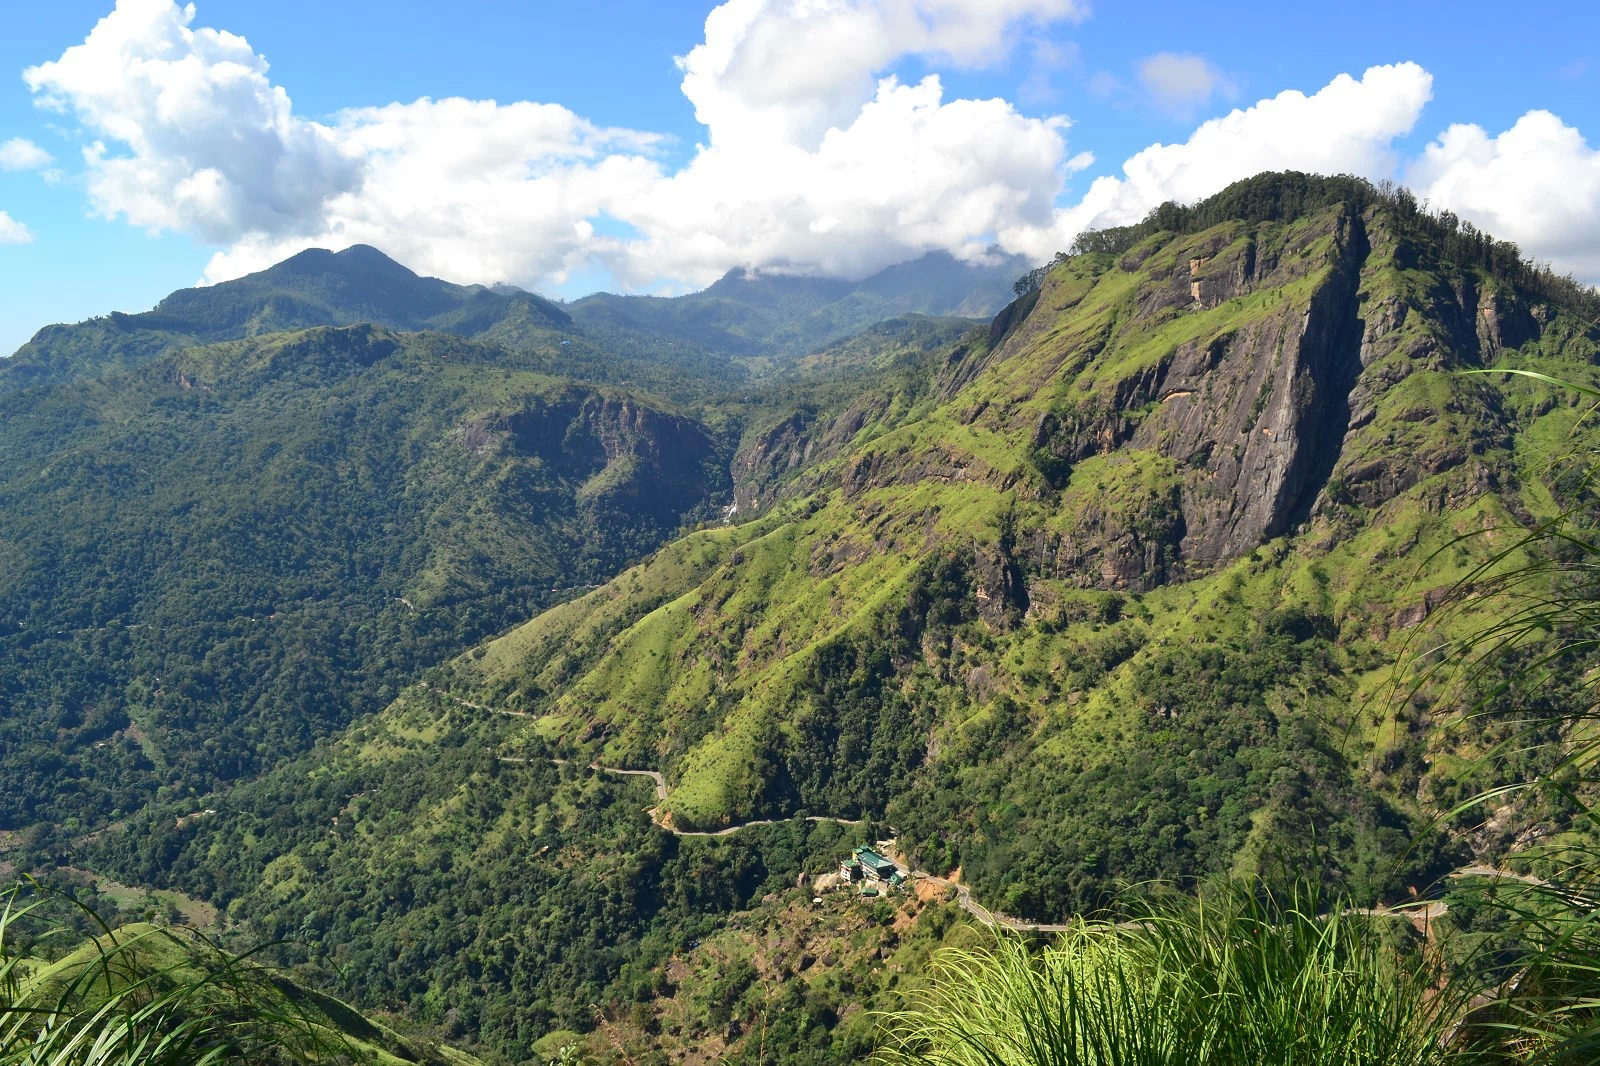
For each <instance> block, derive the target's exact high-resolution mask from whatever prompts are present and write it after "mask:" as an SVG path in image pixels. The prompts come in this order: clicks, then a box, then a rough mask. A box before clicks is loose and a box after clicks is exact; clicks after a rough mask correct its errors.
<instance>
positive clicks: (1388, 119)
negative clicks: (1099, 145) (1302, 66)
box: [1002, 63, 1433, 257]
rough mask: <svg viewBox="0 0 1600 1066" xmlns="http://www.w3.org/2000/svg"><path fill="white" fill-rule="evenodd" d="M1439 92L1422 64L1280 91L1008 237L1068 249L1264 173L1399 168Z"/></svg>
mask: <svg viewBox="0 0 1600 1066" xmlns="http://www.w3.org/2000/svg"><path fill="white" fill-rule="evenodd" d="M1432 94H1433V78H1432V76H1431V75H1430V74H1429V73H1428V72H1427V71H1425V70H1423V69H1422V68H1421V67H1419V66H1417V65H1416V64H1415V63H1399V64H1395V65H1392V66H1379V67H1371V68H1369V69H1368V70H1367V71H1366V72H1365V73H1364V74H1363V75H1362V76H1361V78H1360V79H1359V80H1357V79H1355V78H1352V77H1351V76H1349V75H1348V74H1341V75H1339V76H1338V77H1336V78H1334V79H1333V81H1331V82H1329V83H1328V84H1327V85H1326V86H1324V87H1323V88H1322V89H1321V90H1319V91H1317V92H1316V93H1313V94H1312V95H1310V96H1307V95H1306V94H1305V93H1303V92H1300V91H1298V90H1289V91H1287V92H1282V93H1279V94H1278V95H1277V96H1274V97H1271V98H1270V99H1266V100H1262V101H1260V102H1258V103H1256V104H1254V105H1253V106H1251V107H1248V108H1242V109H1236V110H1234V111H1232V112H1230V113H1229V114H1227V115H1225V116H1223V117H1221V118H1215V119H1212V120H1210V121H1209V122H1205V123H1203V124H1201V126H1200V127H1199V128H1198V129H1196V130H1195V132H1194V133H1193V135H1191V136H1190V137H1189V139H1188V140H1187V141H1185V142H1183V143H1182V144H1159V145H1152V146H1151V147H1149V148H1146V149H1145V150H1144V151H1142V152H1139V153H1138V154H1136V155H1134V156H1133V157H1132V158H1130V159H1129V160H1128V161H1127V162H1126V163H1124V164H1123V166H1122V176H1121V177H1103V178H1098V179H1096V180H1095V182H1094V183H1093V184H1092V185H1091V186H1090V187H1089V190H1088V192H1087V193H1086V194H1085V195H1084V197H1083V199H1082V200H1081V201H1080V202H1078V203H1077V204H1075V205H1073V206H1071V207H1069V208H1065V209H1063V210H1061V211H1060V212H1058V214H1057V216H1056V219H1055V225H1054V226H1053V227H1052V228H1051V229H1050V230H1046V231H1039V230H1025V229H1024V230H1018V231H1013V232H1009V233H1005V234H1003V235H1002V236H1003V238H1004V239H1005V240H1006V241H1007V243H1008V244H1010V245H1012V246H1013V247H1016V248H1017V249H1018V250H1020V251H1024V252H1025V253H1027V254H1029V255H1033V256H1035V257H1043V256H1045V255H1047V254H1049V253H1050V251H1051V250H1052V249H1055V248H1064V247H1066V246H1067V245H1068V244H1070V243H1071V240H1072V238H1073V237H1074V236H1076V235H1077V234H1078V233H1080V232H1082V231H1083V230H1085V229H1094V228H1100V227H1104V226H1124V225H1128V224H1130V223H1133V222H1137V221H1139V220H1140V219H1141V218H1143V217H1144V216H1145V215H1146V214H1148V213H1149V212H1150V210H1151V209H1152V208H1154V207H1156V206H1158V205H1160V204H1161V203H1163V202H1165V201H1167V200H1178V201H1180V202H1186V203H1187V202H1192V201H1195V200H1199V199H1202V198H1204V197H1206V196H1209V195H1211V194H1212V193H1214V192H1217V191H1219V190H1220V189H1222V188H1224V187H1225V186H1227V185H1228V184H1229V183H1231V182H1234V181H1238V180H1239V179H1241V178H1247V177H1249V176H1250V175H1252V174H1256V173H1259V172H1261V171H1263V170H1305V171H1311V172H1314V173H1322V174H1338V173H1352V174H1361V175H1364V176H1366V177H1371V178H1383V177H1388V176H1389V175H1391V174H1393V173H1394V171H1395V168H1396V166H1397V165H1398V162H1399V157H1398V155H1397V154H1396V152H1395V149H1394V141H1395V139H1396V138H1398V137H1401V136H1404V135H1405V134H1407V133H1409V132H1410V131H1411V129H1412V128H1413V127H1414V126H1415V125H1416V122H1417V120H1418V118H1419V117H1421V114H1422V109H1423V107H1424V106H1425V105H1426V104H1427V102H1428V100H1429V98H1430V97H1431V96H1432Z"/></svg>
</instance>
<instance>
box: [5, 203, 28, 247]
mask: <svg viewBox="0 0 1600 1066" xmlns="http://www.w3.org/2000/svg"><path fill="white" fill-rule="evenodd" d="M32 242H33V234H32V233H31V232H29V230H28V227H27V226H24V225H23V224H22V223H20V222H18V221H17V220H16V219H14V218H12V217H11V216H10V215H8V214H6V213H5V212H4V211H0V244H31V243H32Z"/></svg>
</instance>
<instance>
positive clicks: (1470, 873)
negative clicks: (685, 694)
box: [423, 685, 1548, 933]
mask: <svg viewBox="0 0 1600 1066" xmlns="http://www.w3.org/2000/svg"><path fill="white" fill-rule="evenodd" d="M423 687H424V688H426V689H427V690H428V691H429V692H433V693H435V694H436V695H439V696H442V697H444V698H445V699H447V700H451V701H452V702H454V703H458V704H460V705H461V706H463V707H470V708H472V709H473V710H476V711H485V712H488V713H491V714H509V715H515V716H516V717H519V718H526V717H528V714H527V712H526V711H507V710H501V709H499V708H496V707H485V706H483V705H482V704H478V703H472V702H469V701H468V700H464V699H462V698H461V697H459V696H454V695H451V694H450V693H448V692H444V691H441V690H440V689H436V688H434V687H433V686H432V685H424V686H423ZM500 761H501V762H507V763H525V762H527V761H528V760H526V759H519V758H511V757H507V756H502V757H501V758H500ZM550 761H551V762H552V763H554V764H556V765H557V766H562V765H565V764H566V763H567V762H568V761H569V760H567V759H551V760H550ZM588 766H589V769H591V770H598V771H600V772H602V773H607V774H616V775H617V776H619V777H648V778H649V779H650V780H651V781H652V782H653V783H654V784H655V791H656V806H654V807H650V808H647V809H646V813H648V814H649V815H650V820H651V821H652V822H653V823H655V826H656V828H658V829H660V830H662V831H664V832H667V833H671V834H672V835H673V836H680V837H727V836H732V835H733V834H735V833H738V832H741V831H743V830H745V829H753V828H755V827H756V826H760V825H776V824H777V823H778V822H780V821H787V820H788V819H780V818H758V819H755V820H753V821H749V822H740V823H739V824H738V825H730V826H728V827H727V828H726V829H714V830H692V829H678V828H677V827H675V826H672V825H668V824H667V823H666V822H665V821H663V815H662V812H661V807H660V805H661V804H663V803H665V802H666V801H667V795H668V793H669V791H670V790H669V789H668V787H667V779H666V778H665V777H664V776H662V774H661V773H660V772H659V771H656V770H624V769H622V768H621V767H616V766H602V765H600V764H599V763H597V762H592V763H589V764H588ZM806 821H808V822H834V823H836V824H838V825H861V824H863V822H864V820H863V819H860V818H831V817H828V816H827V815H811V816H809V817H807V818H806ZM896 861H897V862H899V865H901V866H902V867H904V868H905V869H906V870H907V872H908V876H909V878H910V879H912V880H917V881H927V882H930V883H932V884H935V885H943V886H945V887H946V888H953V889H955V890H956V901H957V902H958V903H959V904H960V905H961V909H962V910H964V911H966V912H967V913H968V914H970V915H972V916H973V917H974V918H976V919H977V920H978V921H979V922H980V923H982V924H983V925H985V926H988V927H989V928H991V929H994V928H1000V929H1009V930H1011V931H1013V932H1017V933H1063V932H1066V931H1067V930H1069V929H1071V928H1072V927H1073V923H1071V922H1026V921H1023V920H1022V919H1020V918H1013V917H1012V916H1011V915H1009V914H1002V913H1000V912H999V911H991V910H990V909H989V908H987V907H985V906H984V905H983V904H981V903H979V902H978V901H977V900H975V899H973V898H972V890H971V889H970V888H968V887H967V886H966V885H963V884H961V883H959V882H957V881H952V880H950V879H949V878H947V877H940V876H939V875H937V874H933V873H929V872H928V871H927V870H917V869H913V868H911V867H910V866H909V865H908V864H906V863H904V862H901V861H900V860H898V859H897V860H896ZM1448 876H1449V877H1451V878H1460V877H1492V878H1504V879H1506V880H1511V881H1521V882H1523V883H1524V884H1529V885H1535V886H1546V885H1548V882H1545V881H1541V880H1540V879H1539V878H1537V877H1531V876H1528V875H1526V874H1517V873H1512V872H1510V871H1509V870H1500V869H1496V868H1495V867H1493V866H1482V865H1471V866H1463V867H1461V868H1460V869H1457V870H1452V871H1451V872H1450V874H1449V875H1448ZM1449 909H1450V905H1449V904H1448V903H1446V902H1444V901H1443V900H1430V901H1428V902H1425V903H1418V904H1414V905H1406V906H1400V907H1373V908H1361V909H1360V910H1359V911H1358V912H1357V913H1361V914H1371V915H1380V916H1381V915H1398V916H1404V917H1407V918H1412V919H1417V918H1420V919H1421V920H1422V921H1424V922H1430V923H1431V922H1432V921H1433V920H1434V919H1436V918H1439V917H1440V916H1442V915H1444V914H1445V913H1446V912H1447V911H1448V910H1449Z"/></svg>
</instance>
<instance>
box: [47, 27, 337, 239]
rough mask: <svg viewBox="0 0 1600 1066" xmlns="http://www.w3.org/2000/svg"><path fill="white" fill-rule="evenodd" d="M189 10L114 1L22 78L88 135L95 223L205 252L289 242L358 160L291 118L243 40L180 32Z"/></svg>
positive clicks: (315, 127) (325, 134)
mask: <svg viewBox="0 0 1600 1066" xmlns="http://www.w3.org/2000/svg"><path fill="white" fill-rule="evenodd" d="M194 14H195V12H194V5H192V4H191V5H188V6H187V7H182V8H180V7H178V6H177V5H176V4H175V3H172V2H171V0H118V2H117V6H116V8H115V10H113V11H112V13H111V14H109V15H107V16H106V17H105V18H103V19H101V20H100V22H99V23H98V24H97V25H96V26H95V27H94V29H93V30H92V31H91V32H90V33H89V36H88V37H87V39H85V40H84V42H83V43H82V44H80V45H75V46H74V47H72V48H69V49H67V50H66V52H64V53H63V54H62V56H61V58H59V59H57V60H55V61H53V62H49V63H42V64H40V65H38V66H36V67H29V68H28V69H27V70H25V71H24V72H23V79H24V80H25V81H26V82H27V84H28V86H29V88H30V89H32V90H33V92H34V93H35V94H36V97H37V99H38V101H39V102H40V103H41V104H42V105H43V106H46V107H51V108H55V109H58V110H61V111H70V112H72V113H73V114H74V115H76V116H77V118H78V120H79V121H80V122H81V123H82V124H83V125H84V127H85V128H86V129H87V131H88V132H89V133H90V135H91V136H93V137H95V138H98V139H97V140H95V141H94V142H93V143H91V144H90V145H89V146H88V147H87V148H86V149H85V151H84V160H85V163H86V165H87V167H88V172H89V195H90V198H91V200H92V202H93V203H94V205H95V208H96V210H98V211H99V212H100V213H101V214H102V215H105V216H106V217H117V216H121V217H123V218H126V219H127V220H128V221H129V222H131V223H133V224H134V225H139V226H147V227H150V228H152V229H184V230H188V231H190V232H194V233H196V234H198V235H199V236H200V237H201V238H202V239H204V240H207V241H212V242H217V243H222V242H227V241H232V240H236V239H238V238H239V237H241V236H243V235H244V234H247V233H258V234H280V233H289V232H293V231H295V230H296V229H298V228H300V227H301V226H302V225H303V223H304V220H305V219H306V218H307V217H308V216H313V215H315V214H316V213H317V212H318V211H319V210H320V209H321V205H322V204H323V202H324V201H326V200H327V199H328V198H329V197H330V196H334V195H337V194H339V193H342V192H347V191H350V190H352V189H355V188H357V187H359V185H360V184H361V176H362V167H363V160H361V159H360V157H359V156H357V155H354V154H353V153H351V152H349V151H347V150H346V148H345V146H343V145H341V144H340V143H339V141H338V140H337V138H336V137H335V135H334V133H333V131H331V130H329V129H327V128H326V127H324V126H322V125H319V124H318V123H315V122H309V121H306V120H305V119H302V118H298V117H296V116H295V115H294V113H293V110H292V108H291V106H290V102H289V96H288V94H287V93H285V92H284V91H283V89H281V88H279V87H277V86H275V85H273V84H272V83H271V82H270V81H268V79H267V62H266V60H264V59H262V58H261V57H260V56H258V55H256V54H255V53H254V52H253V51H252V50H251V48H250V46H249V44H248V43H247V42H246V41H245V39H244V38H243V37H239V36H236V35H234V34H231V33H227V32H223V31H219V30H212V29H199V30H195V29H191V28H190V23H191V22H192V21H193V20H194ZM107 142H110V143H109V145H108V143H107Z"/></svg>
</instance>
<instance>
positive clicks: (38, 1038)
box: [0, 889, 343, 1066]
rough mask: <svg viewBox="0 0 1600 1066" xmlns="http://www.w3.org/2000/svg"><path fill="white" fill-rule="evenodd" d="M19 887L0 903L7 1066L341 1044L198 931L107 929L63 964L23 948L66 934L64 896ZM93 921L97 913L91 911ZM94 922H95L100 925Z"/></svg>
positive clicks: (243, 1059)
mask: <svg viewBox="0 0 1600 1066" xmlns="http://www.w3.org/2000/svg"><path fill="white" fill-rule="evenodd" d="M24 891H25V890H24V889H17V890H13V891H12V892H11V893H10V895H9V897H8V898H6V899H5V900H4V901H3V905H0V1066H24V1064H26V1066H211V1064H220V1063H252V1064H258V1063H259V1064H275V1063H309V1062H334V1061H338V1060H339V1059H340V1058H341V1052H342V1050H343V1049H342V1048H341V1043H340V1041H339V1039H338V1038H337V1036H336V1035H334V1034H333V1033H332V1032H331V1031H330V1030H329V1029H328V1028H326V1021H325V1019H320V1018H319V1017H318V1016H317V1013H316V1011H315V1010H314V1009H313V1008H311V1007H310V1006H309V1005H307V1004H304V1003H302V1002H300V1001H299V1000H298V999H297V998H296V997H295V996H294V995H293V994H292V992H291V988H292V986H287V985H285V984H281V983H280V982H278V981H277V980H275V979H274V978H273V977H272V975H271V974H270V972H269V971H267V970H266V969H264V968H263V967H261V966H259V965H257V964H255V963H254V962H252V961H250V960H249V959H246V958H240V957H238V956H233V955H230V954H228V953H227V952H224V951H222V950H221V949H220V948H217V947H215V946H214V945H212V944H211V943H210V942H209V941H207V940H205V939H204V938H202V937H200V936H198V934H184V933H179V932H175V931H171V930H166V929H159V928H155V927H151V926H143V927H133V928H131V929H129V930H121V931H115V932H114V931H112V930H111V929H109V928H106V927H105V926H103V925H102V926H100V934H99V935H98V936H96V937H94V938H93V939H92V940H90V941H89V942H88V943H86V944H82V945H80V946H78V947H77V949H76V950H75V951H73V952H71V953H70V954H68V955H67V956H65V957H64V958H62V959H59V960H56V961H55V962H45V961H43V960H40V959H35V958H31V957H29V956H28V955H25V954H23V953H22V952H21V951H19V950H18V945H17V941H18V937H17V935H16V934H17V932H18V931H19V930H20V929H21V928H22V927H23V926H24V925H28V926H35V927H37V926H42V927H43V934H42V937H41V938H40V939H37V940H35V941H34V942H35V944H39V945H41V946H43V945H47V944H48V943H49V942H50V941H52V940H57V941H59V940H61V939H63V938H66V937H71V938H72V940H71V941H70V943H72V944H76V943H77V942H78V937H79V934H77V933H76V932H75V931H74V930H73V929H72V927H71V925H70V924H69V923H67V922H65V921H63V920H62V918H61V914H60V911H59V910H55V909H54V908H56V907H59V906H60V905H62V901H61V900H59V899H58V898H52V897H50V896H43V897H34V898H31V899H30V898H27V897H26V896H25V895H24ZM84 913H85V914H88V915H89V917H90V918H91V919H92V918H93V915H92V914H90V913H89V912H87V911H84ZM94 920H95V921H96V922H98V919H94Z"/></svg>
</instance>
